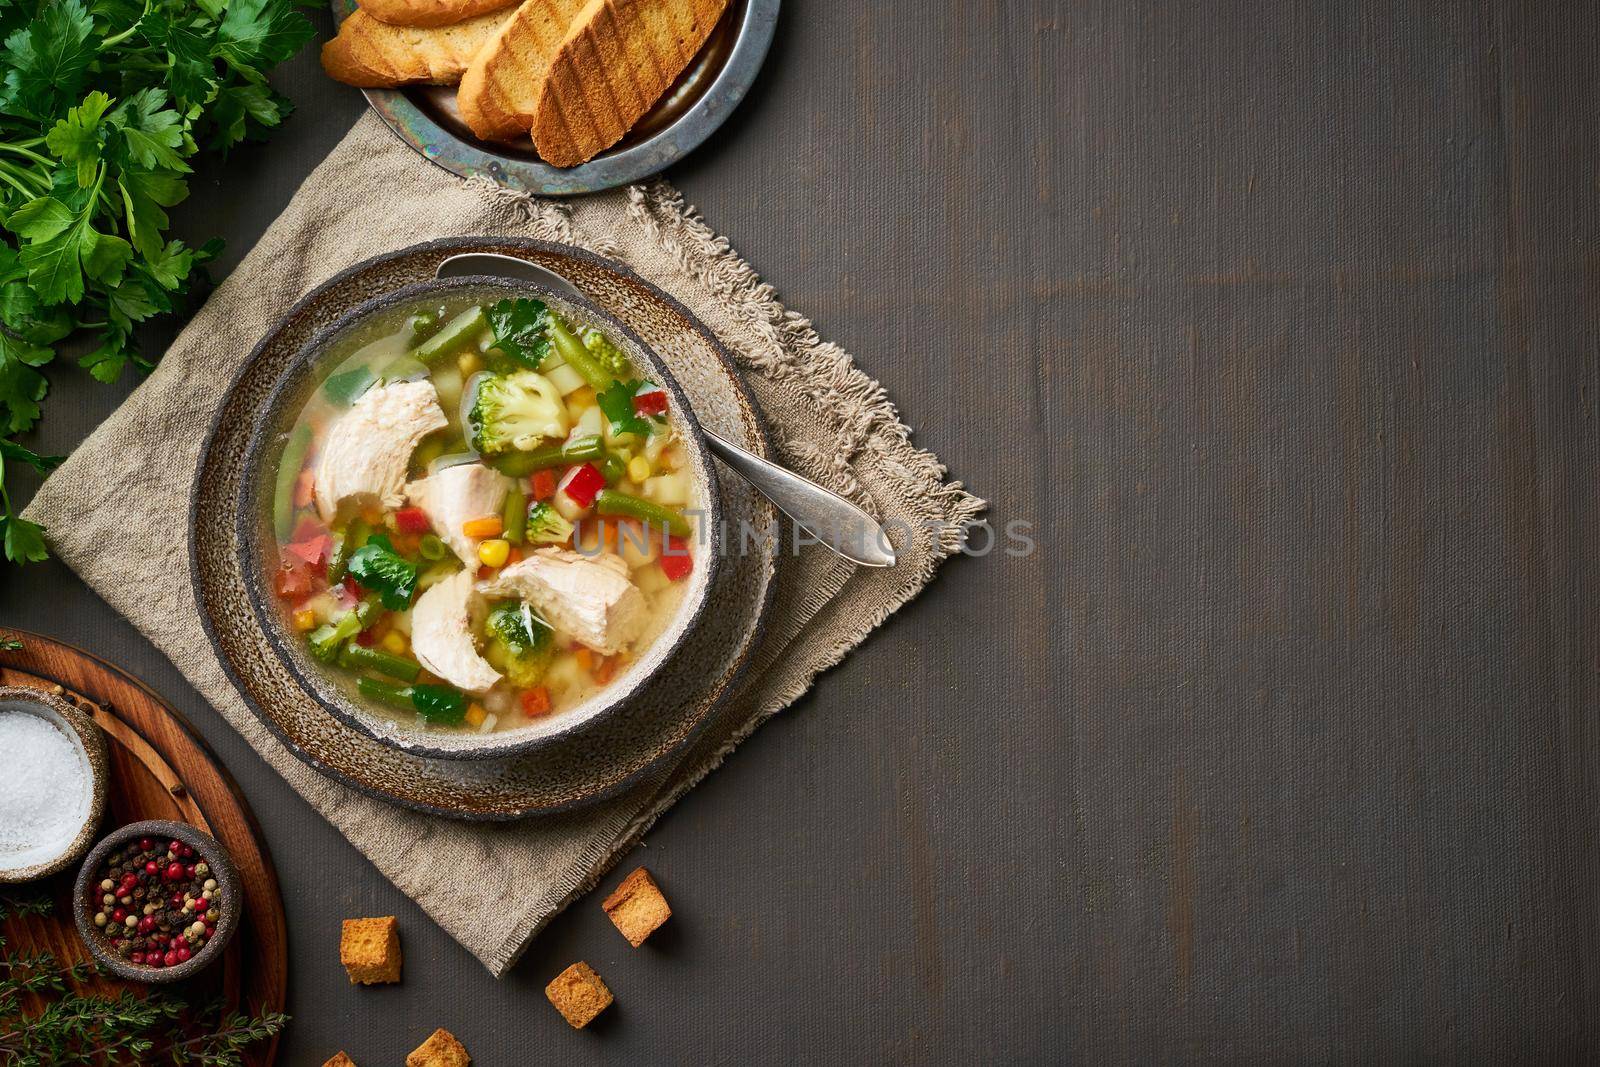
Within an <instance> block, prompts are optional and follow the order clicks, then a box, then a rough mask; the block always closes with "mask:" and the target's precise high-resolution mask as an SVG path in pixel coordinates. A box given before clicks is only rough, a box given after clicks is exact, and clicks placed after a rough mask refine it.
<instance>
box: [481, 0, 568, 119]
mask: <svg viewBox="0 0 1600 1067" xmlns="http://www.w3.org/2000/svg"><path fill="white" fill-rule="evenodd" d="M583 6H584V0H527V2H526V3H524V4H523V5H522V6H521V7H519V8H517V10H516V13H515V14H514V15H512V16H511V18H510V19H508V20H507V21H506V23H505V24H504V25H503V26H501V27H500V30H499V32H498V33H496V34H495V35H494V37H493V38H492V39H491V40H490V41H489V42H487V43H486V44H485V45H484V47H483V49H482V51H480V52H479V53H478V55H477V56H476V57H474V59H473V60H472V62H471V63H470V64H469V65H468V66H467V69H466V71H465V73H463V74H462V76H461V88H460V89H459V90H458V91H457V92H456V103H457V105H459V107H460V108H461V118H462V119H463V120H464V121H465V122H466V124H467V126H468V127H469V128H471V130H472V132H473V133H475V134H477V135H478V136H479V137H482V138H483V139H484V140H487V141H507V140H512V139H515V138H523V137H527V136H528V128H529V126H531V125H532V123H533V105H534V101H535V100H536V99H537V97H538V93H539V86H540V84H541V83H542V82H543V81H544V76H545V72H546V71H547V70H548V69H549V66H550V58H551V57H552V56H554V55H555V54H556V51H557V49H559V48H560V47H561V42H562V41H563V40H564V39H565V38H566V35H567V31H568V29H569V28H570V27H571V25H572V21H573V19H574V18H575V17H576V16H577V14H578V12H579V11H580V10H582V9H583Z"/></svg>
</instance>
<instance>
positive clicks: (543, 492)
mask: <svg viewBox="0 0 1600 1067" xmlns="http://www.w3.org/2000/svg"><path fill="white" fill-rule="evenodd" d="M528 488H529V489H530V490H531V491H532V492H533V499H535V500H549V499H550V498H551V497H553V496H555V495H556V476H555V472H554V471H549V470H542V471H534V472H533V477H531V478H529V479H528Z"/></svg>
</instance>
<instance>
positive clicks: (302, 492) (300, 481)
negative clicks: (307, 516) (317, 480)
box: [294, 467, 316, 508]
mask: <svg viewBox="0 0 1600 1067" xmlns="http://www.w3.org/2000/svg"><path fill="white" fill-rule="evenodd" d="M315 495H316V494H315V492H314V491H313V487H312V474H311V468H309V467H307V468H306V469H305V470H303V471H301V472H300V474H299V476H298V477H297V478H295V480H294V506H295V507H297V508H303V507H307V506H309V505H310V503H311V501H312V498H313V497H314V496H315Z"/></svg>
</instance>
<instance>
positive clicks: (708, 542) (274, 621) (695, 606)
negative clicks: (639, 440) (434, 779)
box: [238, 277, 723, 759]
mask: <svg viewBox="0 0 1600 1067" xmlns="http://www.w3.org/2000/svg"><path fill="white" fill-rule="evenodd" d="M517 297H533V298H535V299H538V300H542V301H544V302H545V303H546V304H548V305H549V306H550V307H551V309H552V310H553V311H556V312H558V313H560V314H561V315H562V317H563V318H565V319H566V320H567V321H568V322H571V323H574V324H576V325H577V326H580V327H596V328H598V329H600V330H601V331H602V332H604V333H605V334H606V336H608V337H610V338H611V339H612V340H613V341H614V342H615V343H616V344H618V345H619V346H621V347H622V349H623V350H624V351H625V352H627V354H628V357H629V359H631V360H632V361H633V365H634V366H635V367H637V368H639V369H640V370H641V371H643V372H644V373H645V374H646V376H647V377H649V378H651V379H654V380H656V381H659V382H660V383H661V385H662V386H664V387H665V388H666V390H667V392H668V393H669V394H670V395H671V397H672V400H671V408H672V411H673V413H674V414H673V425H674V427H675V428H676V429H677V430H678V431H679V436H680V438H681V440H682V442H683V447H684V449H685V452H686V454H687V458H688V462H687V465H686V468H685V469H686V470H687V471H688V473H689V475H690V477H691V479H692V481H693V483H694V485H695V497H696V502H695V504H694V507H695V509H696V510H697V511H698V512H699V520H698V522H699V531H700V532H699V535H698V536H697V537H696V538H695V541H696V547H695V557H696V566H695V568H694V570H693V572H692V573H691V574H690V576H689V579H688V581H687V582H685V586H686V588H685V589H684V591H683V598H682V601H681V602H680V603H679V604H678V606H677V607H676V608H675V609H674V610H673V613H672V618H671V620H670V622H668V623H667V625H666V626H665V628H664V629H663V631H662V632H661V633H660V635H659V636H657V637H656V638H655V639H654V640H653V641H651V642H650V644H649V645H647V646H646V647H644V648H643V649H641V650H640V651H639V654H638V656H637V658H636V659H634V660H633V661H632V662H630V663H629V664H628V666H627V667H626V668H625V669H624V670H623V672H622V673H621V674H619V675H618V676H617V678H616V679H615V680H613V681H612V682H611V683H610V684H609V685H607V686H606V687H605V688H604V689H601V690H600V691H599V692H597V693H595V694H594V695H593V696H590V697H589V698H587V699H586V700H584V701H582V702H581V703H579V704H578V705H577V706H575V707H571V708H567V709H564V710H563V711H562V712H561V713H560V714H559V715H546V716H543V717H541V718H538V719H535V720H532V721H529V720H527V719H523V720H522V721H521V723H520V724H518V725H517V728H516V729H507V730H496V731H493V732H490V733H478V732H476V731H474V730H429V729H426V728H425V727H421V726H419V725H418V724H416V723H415V722H411V721H404V720H401V719H399V718H398V717H396V716H395V715H393V714H380V713H379V712H378V711H376V710H375V709H373V708H371V707H368V706H367V705H365V704H363V703H362V702H361V701H359V700H357V699H354V698H353V697H352V696H351V695H350V694H349V692H348V691H347V690H346V689H345V688H344V687H343V686H340V685H339V684H337V683H336V682H335V681H334V679H333V677H332V675H331V674H330V672H329V671H328V670H327V668H325V667H323V666H322V665H321V664H318V663H316V662H315V661H314V660H313V659H312V657H311V655H310V653H309V651H308V650H307V647H306V642H305V639H304V638H302V637H298V636H297V635H294V634H291V632H290V630H289V627H288V625H287V621H286V620H285V619H284V613H283V610H282V608H281V606H280V604H281V602H280V601H278V600H277V598H276V597H275V596H273V595H272V592H271V589H272V584H271V583H272V578H273V572H274V571H275V570H276V568H277V566H278V560H279V549H278V545H277V541H276V539H275V538H274V536H273V533H272V507H273V495H274V494H273V489H274V484H275V481H276V473H277V470H278V464H279V462H280V461H281V460H282V457H283V446H284V443H285V442H286V441H287V440H288V437H289V431H290V430H291V429H292V428H293V426H294V423H295V419H296V418H297V417H298V416H299V414H300V412H301V411H302V410H303V409H304V408H305V405H306V403H307V401H308V400H309V399H310V397H311V395H312V394H313V393H314V392H315V391H316V390H317V388H318V387H319V386H320V385H321V384H322V382H323V380H324V378H325V377H326V372H327V371H328V369H329V364H328V361H327V359H326V358H325V356H326V353H327V352H328V351H329V350H330V349H334V350H340V348H341V345H342V346H344V347H343V349H342V351H341V353H340V357H339V358H345V357H347V356H348V355H349V352H350V349H349V347H348V338H349V337H351V336H352V335H354V334H356V333H359V332H360V331H362V330H363V329H368V330H370V328H371V324H372V322H373V321H374V320H375V319H380V318H381V317H382V316H385V315H390V316H392V315H394V314H395V313H396V311H397V309H405V308H409V309H412V310H415V309H416V308H417V306H418V305H419V303H422V302H432V303H434V304H437V303H438V302H439V301H440V300H445V299H456V300H460V299H470V300H473V301H479V302H482V303H485V304H487V303H490V302H493V301H495V300H500V299H514V298H517ZM718 481H719V479H718V478H717V471H716V465H715V464H713V463H712V462H711V450H710V447H709V446H708V445H707V444H706V439H705V435H704V434H703V433H701V432H700V423H699V422H698V420H696V418H695V415H694V408H693V407H692V406H691V404H690V403H689V399H688V397H686V396H685V395H684V393H683V389H682V387H681V386H679V385H678V382H677V379H675V378H674V377H673V375H672V372H671V370H670V369H669V368H667V367H666V365H665V364H664V363H663V362H662V361H661V358H660V356H658V355H657V354H656V353H655V352H654V351H652V350H651V348H650V346H649V345H648V344H646V343H645V341H644V340H643V339H642V338H640V337H639V336H638V335H637V334H635V333H634V332H633V331H632V330H630V329H628V327H627V325H626V324H625V323H623V322H621V321H620V320H618V319H616V318H614V317H612V316H610V315H607V314H606V313H605V312H604V311H602V310H601V309H600V308H598V307H596V306H595V305H594V304H593V303H591V302H590V301H588V300H575V299H573V298H572V297H571V296H570V295H568V294H566V293H562V292H557V291H556V290H553V289H551V288H550V287H548V286H541V285H535V284H533V283H531V282H521V281H512V280H508V279H506V278H493V277H482V278H445V279H438V280H434V281H426V282H416V283H413V284H411V285H407V286H403V287H401V288H399V289H396V290H395V291H393V292H391V293H385V294H384V295H383V296H379V297H375V298H373V299H372V300H368V301H366V302H365V303H363V304H360V305H359V306H357V307H355V308H352V309H351V310H350V311H348V312H346V313H345V314H344V315H343V316H342V317H341V318H340V319H339V321H337V322H335V323H334V324H333V325H331V326H329V327H327V328H326V329H323V330H320V331H318V333H317V334H316V336H314V337H312V338H311V340H309V341H307V342H306V343H305V345H304V347H303V348H302V349H301V350H300V354H299V355H298V356H297V357H296V358H295V359H293V360H291V361H290V362H289V365H288V366H287V367H285V368H284V372H283V375H282V376H281V377H280V378H279V379H278V382H277V384H276V385H275V386H274V387H273V391H272V396H271V398H270V399H269V400H268V401H267V403H266V404H264V405H263V406H262V409H261V418H260V421H259V422H258V424H257V426H256V432H255V433H254V434H253V435H251V438H250V443H249V444H248V445H247V446H246V447H245V488H244V492H242V493H241V494H240V495H239V534H238V536H239V543H240V544H241V545H242V546H243V548H244V550H245V560H244V564H245V583H246V586H245V587H246V590H247V591H248V593H249V595H250V606H251V607H252V608H254V609H255V613H256V618H257V620H258V621H259V622H260V623H261V627H262V629H263V630H265V631H266V634H267V638H268V640H270V641H271V642H272V645H273V648H275V649H276V650H277V652H278V656H279V658H280V659H282V660H283V663H284V666H286V667H288V668H289V670H290V672H291V673H293V674H294V676H295V678H296V680H297V681H298V682H299V683H300V688H301V689H303V690H304V691H306V692H308V693H310V694H312V695H313V696H315V697H316V698H317V700H318V701H319V702H320V703H321V704H322V706H323V707H324V708H326V709H328V711H330V712H331V713H332V714H333V715H334V716H335V717H336V718H338V719H339V720H341V721H342V722H344V723H346V724H348V725H350V726H354V727H355V728H356V729H357V730H360V731H361V732H362V733H364V734H366V735H367V736H368V737H371V738H373V739H374V740H377V741H381V742H382V743H384V744H386V745H393V746H395V747H397V748H401V749H404V750H406V751H408V752H413V753H416V754H417V755H419V756H432V757H435V758H437V759H493V758H496V757H504V756H517V755H522V754H523V753H527V752H531V751H533V750H534V749H537V748H543V747H545V746H548V745H552V744H558V743H560V742H561V741H562V739H563V738H565V737H567V736H568V735H569V734H571V733H573V732H574V731H576V730H580V729H582V728H583V727H584V726H585V725H588V724H590V723H593V722H595V721H597V720H599V719H600V718H602V717H605V716H607V715H611V714H614V713H615V712H616V711H617V710H618V709H619V708H620V707H622V706H623V705H624V704H625V703H629V702H632V701H637V700H641V699H644V700H648V699H652V698H653V699H657V700H667V701H669V702H671V703H673V704H676V703H677V701H676V698H675V697H674V696H673V693H674V692H675V690H676V687H675V686H674V685H673V684H672V683H671V682H670V681H668V680H667V679H665V678H662V679H661V680H660V681H661V683H664V684H655V685H651V684H649V683H650V682H651V681H652V679H655V678H656V676H657V675H658V674H659V673H662V672H670V671H674V670H677V669H679V664H678V662H677V660H676V659H675V655H674V654H675V653H676V652H677V651H678V649H679V648H681V647H682V645H683V643H684V641H685V640H686V639H687V638H688V637H689V635H690V634H691V633H692V632H693V628H694V626H695V625H696V624H697V623H698V622H699V621H700V619H701V617H702V616H703V615H704V613H705V609H706V606H707V604H708V603H709V602H710V598H709V596H708V594H709V593H710V591H711V589H712V588H713V586H714V584H715V582H716V579H717V571H718V570H719V569H720V565H721V562H722V555H723V553H722V541H721V532H722V515H721V512H722V502H721V501H722V496H721V493H720V491H719V489H718V485H717V483H718ZM689 669H690V670H696V671H697V670H698V669H699V668H698V665H697V664H693V663H691V664H689Z"/></svg>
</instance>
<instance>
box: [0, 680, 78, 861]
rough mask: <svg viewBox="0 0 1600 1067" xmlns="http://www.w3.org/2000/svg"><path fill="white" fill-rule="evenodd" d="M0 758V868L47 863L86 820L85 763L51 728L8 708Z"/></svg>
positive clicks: (0, 726) (2, 720)
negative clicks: (1, 764) (0, 764)
mask: <svg viewBox="0 0 1600 1067" xmlns="http://www.w3.org/2000/svg"><path fill="white" fill-rule="evenodd" d="M0 752H4V753H5V772H4V773H3V774H0V866H5V867H8V868H12V869H15V868H20V867H32V866H34V865H35V864H39V863H48V862H49V861H50V860H53V859H55V858H56V857H57V856H59V855H61V854H62V853H63V852H65V851H66V850H67V849H68V848H69V847H70V846H71V844H72V842H73V839H74V838H76V837H77V836H78V832H79V831H80V830H82V829H83V824H84V822H85V821H86V820H87V819H88V818H89V809H90V805H91V802H92V799H93V797H92V794H93V789H92V786H91V782H90V770H89V758H88V756H87V755H85V753H84V751H83V746H82V745H81V744H79V743H78V740H77V738H75V737H72V736H70V735H69V734H67V732H66V731H64V730H62V729H61V727H59V726H57V725H56V724H55V723H53V722H51V721H49V720H48V719H45V718H43V717H42V716H39V715H34V714H31V713H29V712H25V711H16V710H13V709H7V708H0Z"/></svg>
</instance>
